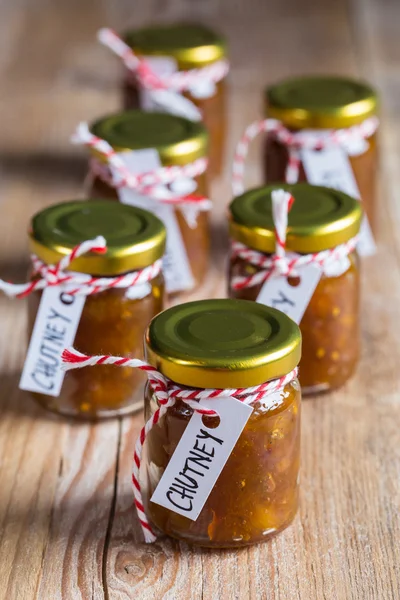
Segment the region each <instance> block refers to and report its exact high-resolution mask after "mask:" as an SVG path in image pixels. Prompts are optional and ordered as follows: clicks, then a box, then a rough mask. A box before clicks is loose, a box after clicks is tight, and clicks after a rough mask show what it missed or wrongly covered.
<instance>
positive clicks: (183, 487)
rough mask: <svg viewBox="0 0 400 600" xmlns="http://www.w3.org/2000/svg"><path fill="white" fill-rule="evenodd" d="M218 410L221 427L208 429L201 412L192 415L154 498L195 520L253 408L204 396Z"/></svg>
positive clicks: (158, 502) (210, 405)
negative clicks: (208, 398)
mask: <svg viewBox="0 0 400 600" xmlns="http://www.w3.org/2000/svg"><path fill="white" fill-rule="evenodd" d="M202 404H203V405H204V406H206V407H207V408H210V409H214V410H216V411H217V412H218V415H219V417H220V422H219V425H218V427H215V428H214V429H209V428H208V427H206V426H205V425H204V423H203V421H202V416H201V415H200V414H199V413H194V414H193V416H192V418H191V419H190V421H189V423H188V425H187V427H186V429H185V431H184V433H183V435H182V437H181V439H180V441H179V444H178V446H177V447H176V449H175V452H174V453H173V455H172V457H171V459H170V461H169V463H168V465H167V468H166V469H165V471H164V474H163V476H162V477H161V480H160V482H159V484H158V486H157V487H156V489H155V491H154V494H153V496H152V497H151V502H155V503H156V504H159V505H161V506H164V507H165V508H168V509H169V510H171V511H173V512H176V513H178V514H180V515H183V516H185V517H187V518H188V519H191V520H192V521H195V520H196V519H197V517H198V516H199V514H200V512H201V510H202V508H203V506H204V504H205V502H206V500H207V498H208V496H209V495H210V492H211V490H212V489H213V487H214V485H215V482H216V481H217V479H218V477H219V475H220V473H221V471H222V469H223V468H224V465H225V463H226V461H227V460H228V458H229V456H230V454H231V453H232V450H233V448H234V447H235V444H236V442H237V440H238V439H239V436H240V434H241V432H242V431H243V429H244V427H245V425H246V423H247V421H248V419H249V417H250V415H251V413H252V412H253V408H252V407H251V406H247V405H246V404H243V403H242V402H239V400H236V399H235V398H231V397H227V398H219V399H215V400H202Z"/></svg>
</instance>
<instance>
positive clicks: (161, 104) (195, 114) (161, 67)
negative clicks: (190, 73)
mask: <svg viewBox="0 0 400 600" xmlns="http://www.w3.org/2000/svg"><path fill="white" fill-rule="evenodd" d="M145 59H146V62H148V63H149V65H150V67H151V69H152V71H153V72H154V73H155V74H156V75H159V76H160V77H161V78H163V77H168V76H169V75H172V73H175V72H176V71H177V70H178V66H177V62H176V60H175V59H174V58H172V57H170V56H146V57H145ZM200 91H201V90H200ZM203 97H204V96H203ZM139 102H140V107H141V108H142V110H145V111H146V112H167V113H170V114H173V115H177V116H179V117H184V118H185V119H189V120H190V121H200V120H201V118H202V116H201V112H200V111H199V109H198V108H197V106H196V105H195V104H193V102H191V101H190V100H189V99H188V98H186V97H185V96H183V95H182V94H180V93H179V92H175V91H173V90H164V89H159V90H148V89H146V88H143V87H140V89H139Z"/></svg>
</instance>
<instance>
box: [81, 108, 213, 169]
mask: <svg viewBox="0 0 400 600" xmlns="http://www.w3.org/2000/svg"><path fill="white" fill-rule="evenodd" d="M90 131H91V133H93V134H94V135H96V136H97V137H99V138H101V139H103V140H105V141H106V142H108V143H109V144H110V145H111V146H112V147H113V149H114V150H115V151H116V152H129V151H132V150H145V149H149V148H153V149H155V150H157V152H158V154H159V157H160V160H161V163H162V164H163V165H166V166H169V165H185V164H188V163H190V162H192V161H194V160H196V159H198V158H202V157H205V156H207V153H208V141H209V134H208V131H207V130H206V128H205V127H204V125H203V124H202V123H200V122H197V121H196V122H195V121H190V120H189V119H185V118H183V117H178V116H177V115H172V114H169V113H159V112H145V111H142V110H126V111H121V112H117V113H114V114H111V115H107V116H105V117H102V118H101V119H98V120H97V121H94V122H93V123H92V124H91V125H90ZM90 151H91V153H92V154H93V156H95V157H96V158H97V159H99V160H100V161H101V162H106V161H107V159H106V158H105V157H104V155H102V154H100V153H99V152H98V151H96V150H95V149H94V148H91V149H90Z"/></svg>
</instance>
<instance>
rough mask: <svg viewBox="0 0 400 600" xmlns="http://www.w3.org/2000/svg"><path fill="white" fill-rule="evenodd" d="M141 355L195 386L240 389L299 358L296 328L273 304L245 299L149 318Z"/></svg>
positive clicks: (205, 302) (200, 304) (174, 310)
mask: <svg viewBox="0 0 400 600" xmlns="http://www.w3.org/2000/svg"><path fill="white" fill-rule="evenodd" d="M145 352H146V358H147V360H148V361H149V362H150V363H151V364H152V365H153V366H155V367H156V368H157V369H158V370H159V371H160V372H161V373H163V374H164V375H165V376H166V377H168V378H169V379H171V380H172V381H175V382H176V383H179V384H181V385H185V386H189V387H198V388H231V387H235V388H242V387H251V386H254V385H259V384H261V383H264V382H265V381H268V380H270V379H275V378H277V377H281V376H282V375H286V374H287V373H289V372H290V371H292V370H293V369H294V368H295V367H296V366H297V365H298V363H299V361H300V356H301V334H300V329H299V328H298V326H297V325H296V324H295V322H294V321H292V319H290V318H289V317H287V316H286V315H285V314H284V313H282V312H281V311H279V310H276V309H275V308H270V307H268V306H264V305H263V304H258V303H257V302H249V301H247V300H200V301H197V302H189V303H187V304H180V305H178V306H174V307H173V308H169V309H168V310H165V311H164V312H162V313H160V314H159V315H158V316H156V317H154V319H153V320H152V321H151V323H150V325H149V327H148V330H147V333H146V338H145Z"/></svg>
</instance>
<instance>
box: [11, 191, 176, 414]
mask: <svg viewBox="0 0 400 600" xmlns="http://www.w3.org/2000/svg"><path fill="white" fill-rule="evenodd" d="M98 236H102V237H100V238H98ZM91 238H96V239H99V240H102V239H103V246H104V247H102V248H97V249H96V251H93V248H92V246H93V244H92V245H91V246H90V244H89V246H88V248H89V249H90V248H92V251H88V252H85V246H87V245H88V242H87V240H90V239H91ZM165 239H166V231H165V228H164V226H163V224H162V223H161V221H160V220H159V219H158V218H157V217H155V216H154V215H152V214H151V213H149V212H148V211H144V210H142V209H139V208H136V207H132V206H125V205H123V204H115V205H114V204H112V203H110V202H108V201H106V200H95V199H91V201H90V202H85V201H73V202H64V203H62V204H56V205H53V206H50V207H48V208H46V209H44V210H42V211H41V212H39V213H37V214H36V215H35V216H34V217H33V218H32V222H31V228H30V234H29V240H30V247H31V250H32V252H33V253H34V256H33V270H32V278H31V282H32V283H31V288H29V289H28V290H27V293H28V294H29V296H28V307H29V337H30V339H31V342H30V347H29V350H28V356H27V359H26V362H25V367H24V372H23V375H22V379H21V387H22V388H23V389H26V390H29V391H31V392H33V396H34V398H35V399H36V400H37V401H38V402H39V403H40V404H41V405H42V406H43V407H45V408H47V409H49V410H52V411H54V412H56V413H60V414H63V415H68V416H74V417H81V418H91V419H98V418H103V417H113V416H117V415H121V414H126V413H130V412H132V411H135V410H137V409H139V408H140V406H141V401H140V398H141V397H142V395H143V384H144V382H145V380H146V378H145V376H144V375H143V374H142V373H140V372H139V371H129V372H128V371H126V372H124V373H122V374H121V373H118V372H117V371H116V370H115V369H113V368H112V367H109V366H104V367H103V368H100V367H95V368H93V369H88V370H85V369H84V370H79V371H72V372H69V373H65V377H64V378H62V377H61V375H60V364H61V363H60V356H61V352H62V350H63V349H64V348H65V346H66V345H72V343H74V344H75V346H76V347H77V348H78V349H79V350H80V351H82V352H86V353H90V354H101V353H104V352H107V353H109V354H116V355H119V356H137V357H140V356H142V352H143V336H144V332H145V329H146V326H147V324H148V322H149V321H150V320H151V319H152V317H154V316H155V315H156V314H158V313H159V312H160V311H161V310H162V309H163V295H164V280H163V276H162V272H161V258H162V256H163V253H164V249H165ZM95 245H96V244H95ZM97 246H98V244H97ZM77 249H80V250H77ZM82 251H84V253H83V254H81V252H82ZM76 311H77V312H76ZM34 345H35V347H34ZM57 386H58V387H59V390H57V389H56V388H57Z"/></svg>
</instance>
